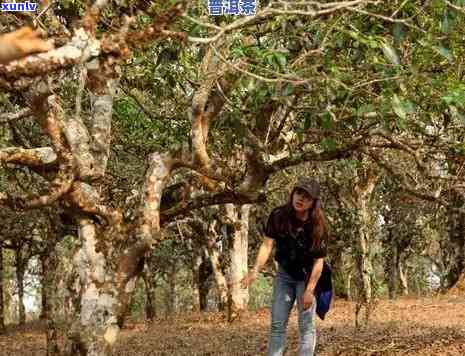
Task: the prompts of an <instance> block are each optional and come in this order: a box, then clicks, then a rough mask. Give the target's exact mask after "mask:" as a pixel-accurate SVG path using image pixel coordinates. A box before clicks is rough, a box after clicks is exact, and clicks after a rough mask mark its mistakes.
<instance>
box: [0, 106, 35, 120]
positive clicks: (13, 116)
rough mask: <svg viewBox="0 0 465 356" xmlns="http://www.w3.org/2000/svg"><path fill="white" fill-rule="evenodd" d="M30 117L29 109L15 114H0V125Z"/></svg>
mask: <svg viewBox="0 0 465 356" xmlns="http://www.w3.org/2000/svg"><path fill="white" fill-rule="evenodd" d="M31 115H32V111H31V109H29V108H25V109H21V110H20V111H18V112H15V113H8V114H0V124H5V123H7V122H11V121H16V120H20V119H24V118H26V117H28V116H31Z"/></svg>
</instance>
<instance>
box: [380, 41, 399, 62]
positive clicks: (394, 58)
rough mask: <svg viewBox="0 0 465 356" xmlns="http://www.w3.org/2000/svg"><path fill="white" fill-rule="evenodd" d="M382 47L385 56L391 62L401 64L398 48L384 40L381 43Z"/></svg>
mask: <svg viewBox="0 0 465 356" xmlns="http://www.w3.org/2000/svg"><path fill="white" fill-rule="evenodd" d="M381 49H382V50H383V53H384V56H385V57H386V59H387V60H388V61H389V62H391V63H392V64H394V65H396V66H398V65H400V58H399V56H398V55H397V52H396V50H395V49H394V48H393V47H392V46H391V45H389V44H388V43H387V42H385V41H383V42H382V43H381Z"/></svg>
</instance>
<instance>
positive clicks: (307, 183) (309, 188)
mask: <svg viewBox="0 0 465 356" xmlns="http://www.w3.org/2000/svg"><path fill="white" fill-rule="evenodd" d="M297 188H299V189H302V190H305V191H306V192H307V193H308V194H310V195H311V197H312V198H313V199H319V198H320V185H319V184H318V182H317V181H316V180H315V179H312V178H300V179H299V180H298V181H297V183H296V184H295V186H294V189H297Z"/></svg>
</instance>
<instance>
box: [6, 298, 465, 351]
mask: <svg viewBox="0 0 465 356" xmlns="http://www.w3.org/2000/svg"><path fill="white" fill-rule="evenodd" d="M353 320H354V304H353V303H351V302H346V301H343V300H336V302H335V303H334V305H333V308H332V310H331V311H330V313H329V314H328V315H327V318H326V320H325V321H320V320H318V322H317V328H318V346H317V355H318V356H324V355H367V356H368V355H372V356H375V355H376V356H378V355H420V356H425V355H457V356H459V355H460V356H462V355H465V296H461V297H444V296H443V297H435V298H423V299H407V298H403V299H399V300H396V301H386V300H383V301H380V302H379V304H378V305H377V307H376V310H375V311H374V313H373V315H372V319H371V322H370V324H369V327H367V328H365V329H363V330H360V331H355V328H354V322H353ZM268 324H269V312H268V310H266V309H262V310H258V311H254V312H248V313H247V314H246V315H244V316H243V317H242V318H241V320H240V321H237V322H235V323H233V324H228V323H227V322H226V321H225V320H224V318H223V317H222V315H221V314H219V313H202V314H192V313H190V314H184V315H181V314H180V315H177V316H176V317H168V318H160V319H157V320H156V321H155V322H153V323H152V324H144V323H128V325H127V326H126V327H125V328H124V329H123V331H122V335H121V338H120V340H119V341H118V343H117V346H116V352H115V354H116V355H118V356H133V355H134V356H143V355H169V356H180V355H263V354H265V353H266V343H267V334H268ZM297 346H298V332H297V320H296V312H295V310H294V311H293V312H292V316H291V320H290V322H289V332H288V350H287V352H286V355H297ZM0 355H8V356H10V355H11V356H20V355H21V356H24V355H27V356H32V355H45V337H44V326H43V325H41V324H39V323H30V324H28V325H26V326H25V327H23V328H19V327H16V328H12V327H10V328H8V332H7V334H6V335H3V336H0Z"/></svg>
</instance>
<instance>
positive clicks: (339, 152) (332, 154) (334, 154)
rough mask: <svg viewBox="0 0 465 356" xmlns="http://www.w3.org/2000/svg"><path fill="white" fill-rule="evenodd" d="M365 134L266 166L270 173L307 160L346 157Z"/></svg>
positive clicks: (360, 142) (360, 144) (361, 140)
mask: <svg viewBox="0 0 465 356" xmlns="http://www.w3.org/2000/svg"><path fill="white" fill-rule="evenodd" d="M365 138H366V137H365V136H362V137H357V138H356V139H354V140H353V141H352V142H350V143H348V144H346V145H345V146H344V147H341V148H338V149H335V150H332V151H323V152H319V153H318V152H304V153H302V154H301V155H298V156H297V155H296V156H294V157H286V158H282V159H279V160H277V161H275V162H273V163H272V164H271V165H270V166H268V168H267V169H268V171H269V172H270V174H273V173H276V172H278V171H280V170H283V169H285V168H287V167H291V166H296V165H298V164H301V163H304V162H309V161H332V160H336V159H341V158H347V157H348V156H350V155H351V153H352V152H353V151H356V150H358V149H359V148H360V147H361V146H362V144H363V141H364V140H365Z"/></svg>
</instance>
